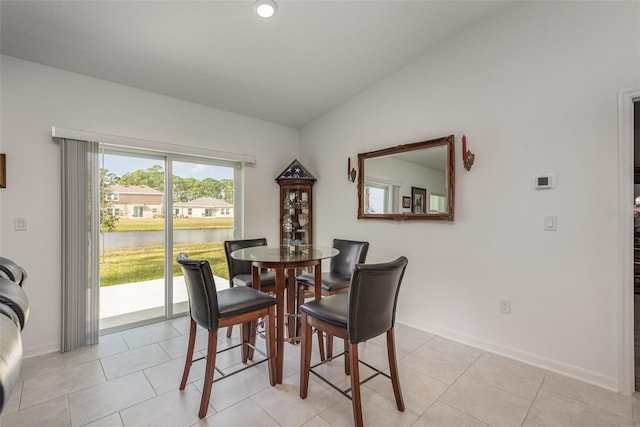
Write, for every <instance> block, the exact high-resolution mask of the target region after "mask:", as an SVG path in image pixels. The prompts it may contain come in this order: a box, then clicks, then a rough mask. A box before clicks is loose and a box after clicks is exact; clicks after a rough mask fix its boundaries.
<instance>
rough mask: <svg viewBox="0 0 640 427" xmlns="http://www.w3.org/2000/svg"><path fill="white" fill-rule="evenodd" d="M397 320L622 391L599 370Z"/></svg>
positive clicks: (408, 321) (399, 317)
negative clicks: (595, 370) (591, 369)
mask: <svg viewBox="0 0 640 427" xmlns="http://www.w3.org/2000/svg"><path fill="white" fill-rule="evenodd" d="M397 321H398V323H402V324H404V325H407V326H411V327H413V328H416V329H420V330H422V331H425V332H428V333H430V334H434V335H438V336H441V337H443V338H447V339H450V340H452V341H457V342H459V343H462V344H466V345H470V346H472V347H476V348H478V349H480V350H484V351H487V352H490V353H494V354H497V355H499V356H503V357H507V358H509V359H513V360H517V361H519V362H522V363H526V364H528V365H532V366H536V367H538V368H542V369H545V370H547V371H550V372H553V373H556V374H559V375H564V376H566V377H570V378H573V379H576V380H579V381H583V382H585V383H588V384H591V385H595V386H598V387H601V388H604V389H607V390H610V391H613V392H616V393H619V392H620V388H619V384H618V379H617V378H616V377H610V376H607V375H603V374H601V373H599V372H594V371H590V370H588V369H584V368H580V367H578V366H574V365H570V364H568V363H564V362H560V361H558V360H553V359H549V358H546V357H544V356H540V355H537V354H534V353H529V352H525V351H522V350H518V349H516V348H512V347H507V346H504V345H502V344H499V343H496V342H493V341H487V340H483V339H481V338H476V337H472V336H468V335H463V334H460V333H457V332H455V331H451V330H448V329H445V328H441V327H438V326H435V325H431V324H426V323H422V322H416V321H415V320H413V319H407V318H403V317H402V316H398V317H397Z"/></svg>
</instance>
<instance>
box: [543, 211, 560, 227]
mask: <svg viewBox="0 0 640 427" xmlns="http://www.w3.org/2000/svg"><path fill="white" fill-rule="evenodd" d="M544 229H545V231H556V230H557V229H558V217H557V216H556V215H547V216H545V217H544Z"/></svg>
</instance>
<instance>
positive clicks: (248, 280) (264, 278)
mask: <svg viewBox="0 0 640 427" xmlns="http://www.w3.org/2000/svg"><path fill="white" fill-rule="evenodd" d="M254 246H267V239H266V238H264V237H262V238H258V239H242V240H227V241H225V242H224V254H225V256H226V258H227V269H228V270H229V286H230V287H234V286H244V287H249V288H250V287H252V286H253V278H252V273H251V262H250V261H241V260H237V259H234V258H232V257H231V253H232V252H234V251H237V250H240V249H245V248H251V247H254ZM275 286H276V274H275V273H274V272H273V271H269V270H265V269H262V270H260V290H261V291H263V292H273V291H275ZM231 331H232V328H231V327H229V328H228V329H227V338H230V337H231Z"/></svg>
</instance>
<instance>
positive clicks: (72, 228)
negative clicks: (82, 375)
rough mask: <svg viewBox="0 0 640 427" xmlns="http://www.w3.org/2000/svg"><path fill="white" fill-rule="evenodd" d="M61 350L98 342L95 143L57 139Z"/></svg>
mask: <svg viewBox="0 0 640 427" xmlns="http://www.w3.org/2000/svg"><path fill="white" fill-rule="evenodd" d="M60 146H61V150H62V155H61V159H62V351H71V350H74V349H76V348H79V347H83V346H85V345H89V344H96V343H97V342H98V332H99V313H98V272H97V267H96V262H95V260H96V259H97V258H96V257H97V256H98V242H97V241H95V239H94V238H93V236H94V235H96V236H97V235H98V234H97V233H92V232H91V231H92V230H93V229H95V227H97V224H98V212H97V209H95V208H94V207H95V206H98V204H97V203H95V200H94V199H97V197H99V196H98V179H97V177H98V174H99V169H98V143H97V142H88V141H79V140H73V139H60Z"/></svg>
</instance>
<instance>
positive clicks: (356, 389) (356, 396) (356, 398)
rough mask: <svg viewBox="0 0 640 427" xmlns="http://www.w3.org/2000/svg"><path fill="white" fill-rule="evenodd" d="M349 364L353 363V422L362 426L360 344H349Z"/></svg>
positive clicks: (357, 425)
mask: <svg viewBox="0 0 640 427" xmlns="http://www.w3.org/2000/svg"><path fill="white" fill-rule="evenodd" d="M349 362H350V363H349V364H350V365H351V406H352V407H353V423H354V425H355V426H356V427H362V426H363V425H364V421H363V420H362V397H361V395H360V371H359V367H358V344H349Z"/></svg>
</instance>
